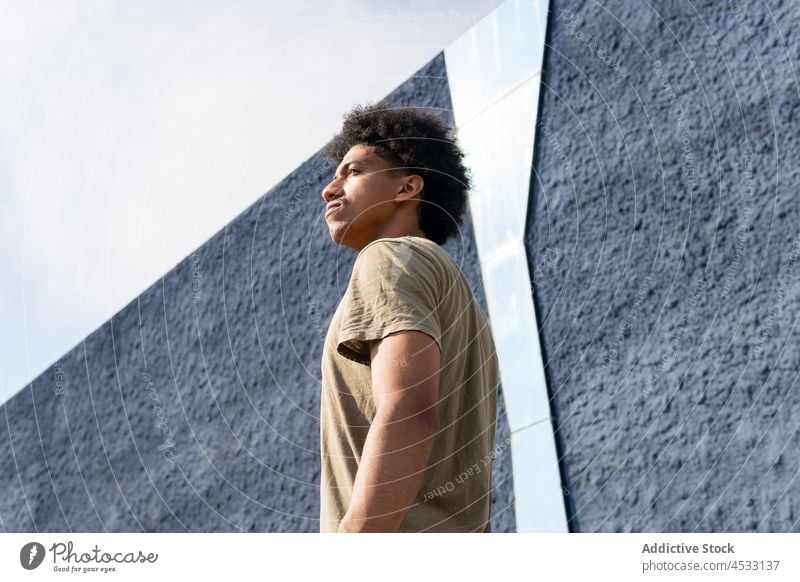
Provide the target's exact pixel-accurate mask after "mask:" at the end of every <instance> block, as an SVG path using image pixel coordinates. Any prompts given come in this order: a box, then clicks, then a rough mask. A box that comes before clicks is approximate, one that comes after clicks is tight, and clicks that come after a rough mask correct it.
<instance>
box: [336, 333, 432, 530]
mask: <svg viewBox="0 0 800 582" xmlns="http://www.w3.org/2000/svg"><path fill="white" fill-rule="evenodd" d="M370 358H371V367H372V390H373V396H374V398H375V409H376V413H375V419H374V420H373V422H372V425H371V426H370V429H369V432H368V433H367V438H366V442H365V443H364V449H363V451H362V454H361V462H360V464H359V468H358V473H357V474H356V479H355V484H354V486H353V492H352V495H351V499H350V506H349V507H348V509H347V512H346V514H345V516H344V518H343V519H342V522H341V524H340V526H339V531H340V532H358V531H361V532H377V531H383V532H389V531H397V530H398V528H399V527H400V525H401V524H402V523H403V520H404V519H405V516H406V514H407V513H408V510H409V509H410V507H411V505H412V504H413V503H414V499H415V497H416V495H417V493H418V492H419V488H420V486H421V484H422V478H423V475H424V473H425V470H426V468H427V465H428V459H429V458H430V454H431V450H432V449H433V437H434V435H435V433H436V431H437V429H438V427H439V419H438V415H437V412H436V402H437V399H438V396H439V372H440V365H441V354H440V353H439V347H438V346H437V345H436V342H434V341H433V339H432V338H431V337H430V336H428V335H427V334H424V333H422V332H418V331H402V332H398V333H394V334H391V335H388V336H386V337H385V338H383V339H382V340H378V341H374V342H371V343H370Z"/></svg>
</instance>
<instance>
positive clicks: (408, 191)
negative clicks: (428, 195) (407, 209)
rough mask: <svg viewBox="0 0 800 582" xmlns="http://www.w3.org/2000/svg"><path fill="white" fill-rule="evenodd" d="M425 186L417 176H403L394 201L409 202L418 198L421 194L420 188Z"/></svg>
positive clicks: (423, 181) (420, 177)
mask: <svg viewBox="0 0 800 582" xmlns="http://www.w3.org/2000/svg"><path fill="white" fill-rule="evenodd" d="M424 186H425V180H423V179H422V176H420V175H418V174H411V175H410V176H403V180H402V181H401V182H400V187H399V188H398V191H397V194H395V197H394V198H395V200H411V199H412V198H419V197H420V195H421V194H422V188H423V187H424Z"/></svg>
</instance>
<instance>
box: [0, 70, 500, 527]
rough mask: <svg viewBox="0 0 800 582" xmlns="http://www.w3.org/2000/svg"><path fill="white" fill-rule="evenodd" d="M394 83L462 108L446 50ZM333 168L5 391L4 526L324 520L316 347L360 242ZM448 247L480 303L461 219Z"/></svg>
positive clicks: (402, 91)
mask: <svg viewBox="0 0 800 582" xmlns="http://www.w3.org/2000/svg"><path fill="white" fill-rule="evenodd" d="M390 100H391V101H392V102H394V103H396V104H405V105H415V106H424V107H433V108H437V109H441V111H442V114H443V115H445V116H447V117H448V118H450V120H451V123H452V118H451V113H450V96H449V91H448V86H447V80H446V75H445V70H444V60H443V58H442V57H441V55H440V56H438V57H437V58H435V59H434V60H433V61H431V62H430V63H429V64H428V65H426V66H425V67H424V68H422V69H421V70H420V71H419V72H418V73H417V74H416V75H414V76H413V77H412V78H410V79H409V80H407V81H406V82H405V83H403V84H402V85H401V86H400V87H399V88H398V89H396V90H395V91H394V92H393V93H392V94H391V95H390ZM321 145H322V144H321ZM332 173H333V168H332V167H331V166H330V165H329V164H328V163H327V162H326V161H325V160H324V158H323V157H322V156H321V155H319V154H317V155H315V156H313V157H312V158H310V159H309V160H308V161H306V162H305V163H304V164H303V165H302V166H300V167H299V168H298V169H297V170H296V171H294V172H292V173H291V174H290V175H289V176H288V177H287V178H286V179H285V180H283V181H282V182H281V183H280V184H279V185H278V186H276V187H275V188H273V189H272V190H271V191H269V192H268V193H267V194H265V195H264V196H263V197H262V198H260V199H259V200H258V201H257V202H256V203H255V204H253V206H252V207H250V208H249V209H248V210H246V211H245V212H244V213H242V214H241V215H240V216H239V217H237V218H236V219H235V220H234V221H233V222H231V223H230V224H229V225H228V226H226V227H225V228H224V229H223V230H221V231H219V232H218V233H217V234H215V235H214V236H213V237H212V238H211V239H210V240H209V241H208V242H206V243H205V244H204V245H203V246H202V247H200V248H199V249H197V250H196V251H195V252H194V253H192V254H191V255H190V256H189V257H187V258H186V259H184V260H183V261H181V262H180V264H178V265H177V266H176V267H175V268H174V269H172V270H171V271H170V272H169V273H167V274H166V275H164V277H163V278H162V279H161V280H160V281H157V282H156V283H155V284H153V285H152V286H151V287H150V288H148V289H147V290H146V291H144V292H143V293H142V294H141V295H140V296H139V297H138V298H136V299H135V300H134V301H132V302H131V303H130V304H129V305H127V306H126V307H125V308H124V309H122V310H121V311H120V312H119V313H118V314H116V315H115V316H114V317H112V318H111V319H110V320H109V321H108V322H106V323H105V324H103V325H102V326H101V327H100V328H99V329H97V330H96V331H94V332H93V333H91V334H90V335H89V336H88V337H87V338H86V340H85V341H83V342H82V343H81V344H79V345H77V346H75V348H73V349H72V350H70V351H69V352H68V353H67V354H65V355H64V356H63V357H62V358H61V359H60V360H59V362H57V363H56V364H55V365H54V366H52V367H51V368H50V369H48V370H47V371H46V372H44V373H43V374H42V375H40V376H39V377H38V378H36V379H35V380H34V381H33V382H32V383H31V384H30V385H29V386H26V387H25V388H24V389H22V390H21V391H20V392H19V393H18V394H17V395H15V396H14V397H13V398H12V399H11V400H9V401H8V402H7V403H6V404H5V405H4V406H3V407H2V413H0V419H2V420H0V423H2V424H0V426H1V427H2V429H0V450H3V451H6V454H5V455H3V456H2V457H0V487H1V488H2V491H3V493H4V494H3V496H2V497H0V526H1V527H2V529H3V531H7V532H22V531H26V532H46V531H81V532H83V531H88V532H94V531H97V532H102V531H109V532H138V531H146V532H168V531H169V532H184V531H192V532H214V531H261V532H314V531H318V529H319V522H318V516H319V422H318V411H319V382H320V372H319V363H320V356H321V352H322V342H323V339H324V337H325V333H326V331H327V326H328V323H329V320H330V317H331V316H332V314H333V311H334V310H335V308H336V305H337V304H338V301H339V299H340V297H341V295H342V293H343V292H344V289H345V286H346V285H347V281H348V278H349V275H350V271H351V268H352V264H353V260H354V258H355V254H354V253H352V251H350V250H349V249H345V248H342V247H337V246H335V245H334V244H333V243H332V242H331V241H330V238H329V235H328V233H327V229H326V227H325V224H324V222H323V220H322V214H323V206H324V205H323V202H322V199H321V197H320V193H321V191H322V188H323V186H324V185H325V184H326V183H327V181H328V180H329V179H330V176H331V175H332ZM445 248H446V249H447V250H448V251H449V252H450V253H451V255H452V256H453V257H454V258H455V260H456V262H458V263H459V264H460V265H461V267H462V269H463V270H464V272H465V275H466V276H467V279H468V281H469V282H470V284H471V285H472V288H473V290H474V292H475V293H476V295H477V297H478V299H479V301H480V302H481V304H482V306H483V308H484V310H486V305H485V300H484V296H483V289H482V286H481V279H480V271H479V266H478V261H477V256H476V252H475V247H474V242H473V235H472V229H471V226H470V223H469V219H467V224H466V225H465V229H464V232H463V237H462V238H461V239H460V240H456V241H451V242H450V243H448V245H447V246H446V247H445ZM498 422H499V426H498V434H497V439H498V443H500V442H502V441H503V440H505V439H506V438H507V436H508V431H507V425H506V422H505V414H504V409H503V408H502V396H501V408H500V411H499V421H498ZM495 463H496V464H495V467H496V473H495V483H496V489H495V492H494V496H493V505H494V511H493V513H494V521H493V527H494V529H495V530H496V531H513V529H514V511H513V492H512V482H511V466H510V458H509V455H508V449H507V448H504V449H503V450H502V452H501V454H500V455H499V456H498V458H497V460H496V462H495Z"/></svg>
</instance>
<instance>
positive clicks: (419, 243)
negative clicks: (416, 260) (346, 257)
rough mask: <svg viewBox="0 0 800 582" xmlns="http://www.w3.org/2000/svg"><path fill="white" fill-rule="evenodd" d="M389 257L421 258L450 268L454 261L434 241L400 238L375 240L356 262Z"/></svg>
mask: <svg viewBox="0 0 800 582" xmlns="http://www.w3.org/2000/svg"><path fill="white" fill-rule="evenodd" d="M387 256H389V257H392V258H396V257H399V259H400V260H403V259H405V260H408V259H410V258H411V257H413V256H421V257H425V258H427V259H429V260H430V261H431V262H432V263H436V264H447V265H448V266H449V265H450V263H452V261H453V260H452V258H451V257H450V255H449V254H448V253H447V251H446V250H444V249H443V248H442V247H441V246H439V245H438V244H437V243H435V242H433V241H432V240H429V239H427V238H422V237H418V236H398V237H390V238H379V239H375V240H374V241H372V242H371V243H369V244H368V245H366V246H365V247H364V248H362V249H361V251H359V253H358V256H357V257H356V262H359V261H362V262H364V261H372V260H380V259H381V257H387Z"/></svg>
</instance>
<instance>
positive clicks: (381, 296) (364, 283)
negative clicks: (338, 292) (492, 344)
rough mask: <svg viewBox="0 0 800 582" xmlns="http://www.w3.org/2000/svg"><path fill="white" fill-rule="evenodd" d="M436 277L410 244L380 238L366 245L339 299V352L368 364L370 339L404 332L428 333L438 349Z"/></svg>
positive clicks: (432, 267)
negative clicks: (340, 315)
mask: <svg viewBox="0 0 800 582" xmlns="http://www.w3.org/2000/svg"><path fill="white" fill-rule="evenodd" d="M440 277H441V275H440V271H439V269H438V268H437V266H436V264H435V262H434V261H432V260H431V259H430V258H429V257H428V256H426V255H425V254H424V253H422V252H421V251H420V250H419V249H416V248H414V246H413V243H411V242H408V241H405V240H402V239H401V240H395V241H378V242H375V243H372V244H371V245H369V246H368V247H365V248H364V249H363V250H362V251H361V253H360V254H359V255H358V258H357V259H356V262H355V265H354V266H353V273H352V275H351V276H350V284H349V286H348V289H347V291H346V293H345V295H344V298H343V301H344V305H343V308H344V309H343V311H342V319H341V323H340V326H339V336H338V341H337V350H338V352H339V353H340V354H341V355H343V356H345V357H347V358H350V359H351V360H355V361H356V362H359V363H362V364H369V362H370V355H369V344H368V343H367V342H368V341H370V340H378V339H383V338H384V337H386V336H387V335H389V334H392V333H395V332H398V331H404V330H416V331H421V332H423V333H425V334H427V335H429V336H431V337H432V338H433V339H434V340H435V341H436V343H437V345H438V346H439V349H440V350H441V347H442V345H441V324H440V321H439V311H438V309H437V307H438V305H439V299H440V289H441V287H442V285H441V281H440Z"/></svg>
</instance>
